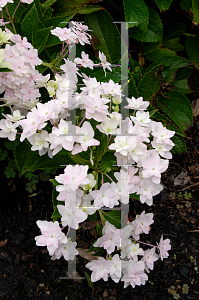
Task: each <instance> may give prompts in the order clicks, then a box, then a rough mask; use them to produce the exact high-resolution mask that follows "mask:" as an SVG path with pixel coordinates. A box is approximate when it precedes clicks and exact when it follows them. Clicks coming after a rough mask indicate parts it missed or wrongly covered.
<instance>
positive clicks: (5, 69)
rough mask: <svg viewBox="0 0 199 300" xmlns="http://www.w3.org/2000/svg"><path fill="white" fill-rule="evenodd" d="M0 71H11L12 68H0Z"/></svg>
mask: <svg viewBox="0 0 199 300" xmlns="http://www.w3.org/2000/svg"><path fill="white" fill-rule="evenodd" d="M0 72H13V70H11V69H8V68H0Z"/></svg>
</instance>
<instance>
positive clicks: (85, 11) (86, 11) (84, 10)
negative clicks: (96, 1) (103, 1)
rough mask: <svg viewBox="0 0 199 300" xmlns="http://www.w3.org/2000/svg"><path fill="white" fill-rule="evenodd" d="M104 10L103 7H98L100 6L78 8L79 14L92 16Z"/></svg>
mask: <svg viewBox="0 0 199 300" xmlns="http://www.w3.org/2000/svg"><path fill="white" fill-rule="evenodd" d="M101 9H103V8H102V7H101V6H98V5H87V6H81V7H78V11H77V12H78V14H83V15H85V14H91V13H93V12H95V11H98V10H101Z"/></svg>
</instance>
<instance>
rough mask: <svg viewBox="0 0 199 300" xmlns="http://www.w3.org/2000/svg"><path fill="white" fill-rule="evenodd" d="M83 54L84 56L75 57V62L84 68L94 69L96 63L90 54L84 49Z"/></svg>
mask: <svg viewBox="0 0 199 300" xmlns="http://www.w3.org/2000/svg"><path fill="white" fill-rule="evenodd" d="M81 56H82V58H79V57H77V58H75V59H74V62H75V63H76V64H79V65H81V66H82V67H84V68H90V69H92V70H93V66H94V63H93V61H92V60H91V59H89V56H88V54H86V53H85V52H84V51H82V53H81Z"/></svg>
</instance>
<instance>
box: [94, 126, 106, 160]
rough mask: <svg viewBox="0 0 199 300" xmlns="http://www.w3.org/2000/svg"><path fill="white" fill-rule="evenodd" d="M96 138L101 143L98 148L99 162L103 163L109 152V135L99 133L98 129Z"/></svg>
mask: <svg viewBox="0 0 199 300" xmlns="http://www.w3.org/2000/svg"><path fill="white" fill-rule="evenodd" d="M95 137H96V138H97V139H98V141H100V144H99V146H97V153H98V157H99V158H98V160H99V161H101V158H102V156H103V155H104V153H105V152H107V150H108V149H107V145H108V141H107V135H106V134H104V133H102V132H101V131H99V130H98V129H97V130H96V132H95Z"/></svg>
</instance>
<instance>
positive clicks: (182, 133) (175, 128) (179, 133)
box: [167, 124, 185, 137]
mask: <svg viewBox="0 0 199 300" xmlns="http://www.w3.org/2000/svg"><path fill="white" fill-rule="evenodd" d="M167 129H169V130H172V131H175V133H176V134H177V135H179V136H182V137H185V133H184V132H182V131H181V130H180V129H179V128H177V127H176V126H175V125H174V124H169V125H168V126H167Z"/></svg>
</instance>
